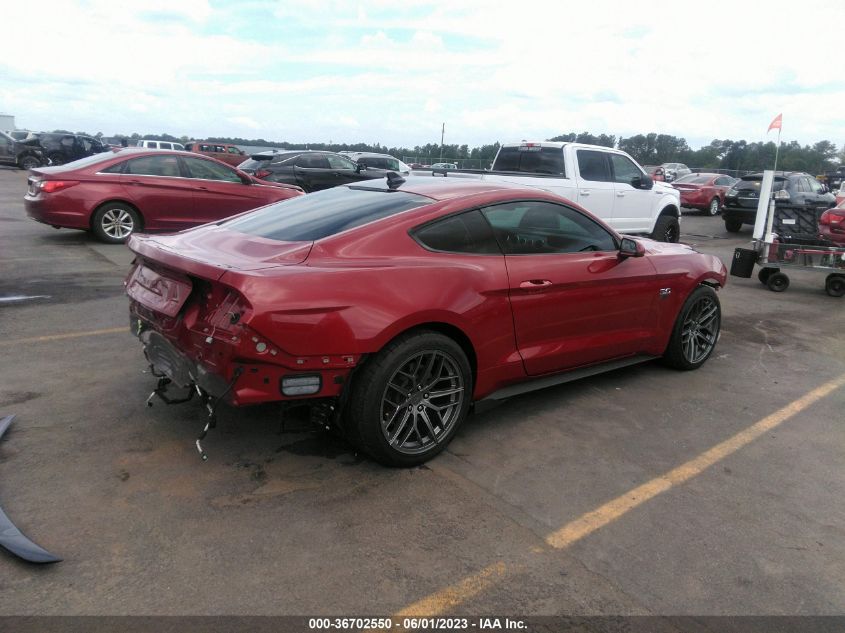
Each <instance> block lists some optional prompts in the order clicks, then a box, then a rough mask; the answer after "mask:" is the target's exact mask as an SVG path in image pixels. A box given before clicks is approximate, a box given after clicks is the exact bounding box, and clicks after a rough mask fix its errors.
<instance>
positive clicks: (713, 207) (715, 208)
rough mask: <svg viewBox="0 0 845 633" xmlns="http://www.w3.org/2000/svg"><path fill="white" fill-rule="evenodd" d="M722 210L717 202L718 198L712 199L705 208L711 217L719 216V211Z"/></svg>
mask: <svg viewBox="0 0 845 633" xmlns="http://www.w3.org/2000/svg"><path fill="white" fill-rule="evenodd" d="M721 210H722V205H721V203H720V202H719V198H713V199H712V200H711V201H710V205H709V206H708V207H707V213H709V214H710V215H711V216H712V215H719V211H721Z"/></svg>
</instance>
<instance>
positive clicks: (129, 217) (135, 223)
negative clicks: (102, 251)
mask: <svg viewBox="0 0 845 633" xmlns="http://www.w3.org/2000/svg"><path fill="white" fill-rule="evenodd" d="M140 228H141V216H140V215H139V214H138V212H137V211H136V210H135V209H133V208H132V207H130V206H129V205H128V204H125V203H123V202H106V203H105V204H103V205H101V206H100V207H99V208H98V209H97V210H96V211H95V212H94V215H93V216H92V217H91V230H92V231H94V235H96V236H97V239H99V240H100V241H102V242H106V243H107V244H123V243H124V242H125V241H126V240H127V239H129V236H130V235H132V234H133V233H136V232H137V231H138V230H139V229H140Z"/></svg>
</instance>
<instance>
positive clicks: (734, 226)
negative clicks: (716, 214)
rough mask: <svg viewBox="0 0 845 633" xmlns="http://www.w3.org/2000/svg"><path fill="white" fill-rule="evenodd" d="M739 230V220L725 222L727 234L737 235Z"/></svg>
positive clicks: (740, 225)
mask: <svg viewBox="0 0 845 633" xmlns="http://www.w3.org/2000/svg"><path fill="white" fill-rule="evenodd" d="M741 228H742V222H741V221H740V220H725V230H726V231H727V232H728V233H739V230H740V229H741Z"/></svg>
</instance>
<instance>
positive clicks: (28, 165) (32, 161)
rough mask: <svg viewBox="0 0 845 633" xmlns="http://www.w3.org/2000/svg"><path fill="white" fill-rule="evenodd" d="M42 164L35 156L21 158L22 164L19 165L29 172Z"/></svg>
mask: <svg viewBox="0 0 845 633" xmlns="http://www.w3.org/2000/svg"><path fill="white" fill-rule="evenodd" d="M40 164H41V161H40V160H38V159H37V158H35V156H24V157H23V158H21V162H20V163H19V165H20V168H21V169H26V170H27V171H28V170H30V169H35V168H36V167H38V166H39V165H40Z"/></svg>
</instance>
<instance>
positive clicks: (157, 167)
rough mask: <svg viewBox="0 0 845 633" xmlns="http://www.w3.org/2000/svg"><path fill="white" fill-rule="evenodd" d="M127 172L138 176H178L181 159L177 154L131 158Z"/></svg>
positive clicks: (179, 174)
mask: <svg viewBox="0 0 845 633" xmlns="http://www.w3.org/2000/svg"><path fill="white" fill-rule="evenodd" d="M125 173H127V174H136V175H138V176H168V177H171V178H178V177H180V176H181V175H182V174H181V173H180V171H179V159H178V158H177V157H176V156H144V157H143V158H135V159H133V160H130V161H129V163H128V164H127V165H126V172H125Z"/></svg>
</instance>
